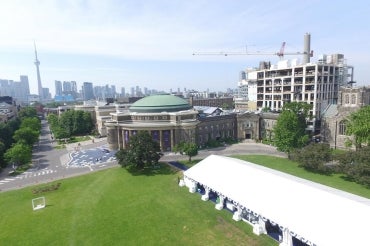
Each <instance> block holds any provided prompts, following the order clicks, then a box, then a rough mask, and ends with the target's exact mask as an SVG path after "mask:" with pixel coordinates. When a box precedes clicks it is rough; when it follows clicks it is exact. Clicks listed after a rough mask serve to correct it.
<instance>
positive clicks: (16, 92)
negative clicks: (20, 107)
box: [0, 75, 30, 104]
mask: <svg viewBox="0 0 370 246" xmlns="http://www.w3.org/2000/svg"><path fill="white" fill-rule="evenodd" d="M29 94H30V86H29V82H28V77H27V76H26V75H21V76H20V81H19V82H18V81H13V80H7V79H0V96H9V97H12V98H14V99H15V100H16V101H17V103H18V104H28V95H29Z"/></svg>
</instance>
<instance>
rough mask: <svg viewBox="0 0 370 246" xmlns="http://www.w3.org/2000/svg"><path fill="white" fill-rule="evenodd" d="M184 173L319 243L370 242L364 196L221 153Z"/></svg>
mask: <svg viewBox="0 0 370 246" xmlns="http://www.w3.org/2000/svg"><path fill="white" fill-rule="evenodd" d="M184 176H185V177H186V178H189V179H191V180H194V181H196V182H198V183H200V184H202V185H204V186H207V187H209V188H210V189H211V190H213V191H217V192H219V193H221V194H222V195H224V196H226V197H227V198H228V199H231V200H233V201H235V202H237V203H239V204H240V205H241V206H243V207H245V208H248V209H250V210H252V211H254V212H256V213H258V214H259V215H260V216H263V217H265V218H267V219H269V220H270V221H273V222H275V223H277V224H279V225H280V226H283V227H284V228H288V229H289V230H290V231H291V232H294V233H297V234H298V235H300V236H302V237H304V238H305V239H308V240H309V241H311V242H313V243H315V244H317V245H364V243H366V242H369V240H370V239H369V237H368V235H367V234H368V229H367V228H368V225H367V224H368V223H369V222H370V200H369V199H366V198H364V197H360V196H356V195H353V194H350V193H347V192H343V191H340V190H337V189H333V188H330V187H327V186H324V185H320V184H317V183H314V182H311V181H308V180H305V179H301V178H297V177H295V176H292V175H289V174H286V173H282V172H279V171H276V170H272V169H269V168H266V167H263V166H259V165H256V164H253V163H250V162H246V161H242V160H239V159H234V158H230V157H224V156H217V155H210V156H209V157H207V158H206V159H204V160H202V161H201V162H199V163H198V164H197V165H195V166H193V167H191V168H190V169H188V170H187V171H185V172H184Z"/></svg>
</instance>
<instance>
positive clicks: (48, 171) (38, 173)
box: [0, 169, 57, 185]
mask: <svg viewBox="0 0 370 246" xmlns="http://www.w3.org/2000/svg"><path fill="white" fill-rule="evenodd" d="M56 172H57V171H56V170H51V169H44V170H40V171H36V172H35V171H33V172H30V171H27V172H24V173H22V174H20V175H18V176H15V177H11V178H5V179H3V180H0V185H2V184H6V183H9V182H12V181H14V180H19V179H27V178H32V177H38V176H43V175H48V174H52V173H56Z"/></svg>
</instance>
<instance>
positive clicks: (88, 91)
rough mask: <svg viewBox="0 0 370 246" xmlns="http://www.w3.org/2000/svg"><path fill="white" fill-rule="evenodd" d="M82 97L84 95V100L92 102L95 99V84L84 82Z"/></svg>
mask: <svg viewBox="0 0 370 246" xmlns="http://www.w3.org/2000/svg"><path fill="white" fill-rule="evenodd" d="M82 95H83V100H84V101H87V100H91V99H94V98H95V97H94V88H93V83H91V82H84V83H83V85H82Z"/></svg>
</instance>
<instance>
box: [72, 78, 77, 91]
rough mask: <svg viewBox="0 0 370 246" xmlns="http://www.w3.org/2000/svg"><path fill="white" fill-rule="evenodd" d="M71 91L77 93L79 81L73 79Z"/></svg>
mask: <svg viewBox="0 0 370 246" xmlns="http://www.w3.org/2000/svg"><path fill="white" fill-rule="evenodd" d="M71 91H73V92H74V93H77V82H76V81H71Z"/></svg>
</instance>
